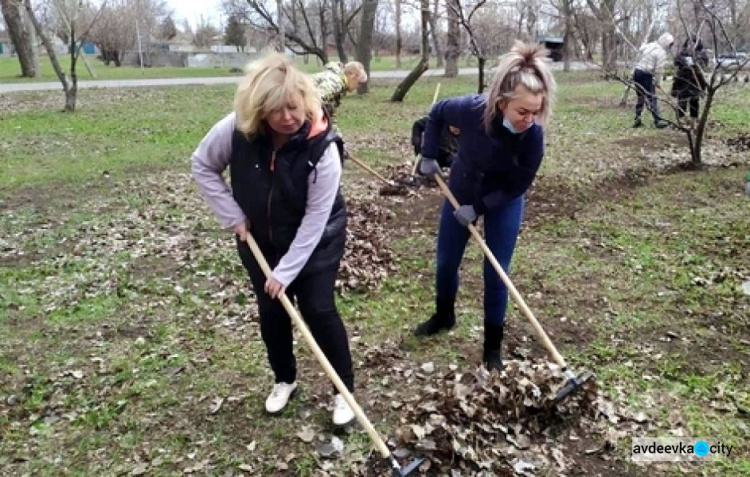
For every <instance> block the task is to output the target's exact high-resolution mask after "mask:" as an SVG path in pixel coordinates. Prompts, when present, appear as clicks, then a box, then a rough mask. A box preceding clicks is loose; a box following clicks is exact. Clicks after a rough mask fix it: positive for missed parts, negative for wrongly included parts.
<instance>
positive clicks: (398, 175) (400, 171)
mask: <svg viewBox="0 0 750 477" xmlns="http://www.w3.org/2000/svg"><path fill="white" fill-rule="evenodd" d="M413 167H414V166H413V165H412V164H410V163H404V164H392V165H389V166H388V167H386V168H385V171H384V175H385V177H386V178H388V180H390V181H391V182H392V183H393V185H392V186H383V187H381V189H380V191H379V192H380V195H383V196H390V195H416V194H418V193H419V190H420V189H422V188H432V187H437V184H436V183H435V181H433V180H431V179H428V178H427V177H425V176H421V175H419V174H412V170H413Z"/></svg>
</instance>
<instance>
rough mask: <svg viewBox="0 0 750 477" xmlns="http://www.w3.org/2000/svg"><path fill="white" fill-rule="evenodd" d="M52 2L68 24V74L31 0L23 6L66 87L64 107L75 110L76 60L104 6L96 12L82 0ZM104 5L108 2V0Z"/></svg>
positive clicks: (58, 13) (62, 19)
mask: <svg viewBox="0 0 750 477" xmlns="http://www.w3.org/2000/svg"><path fill="white" fill-rule="evenodd" d="M52 4H53V6H54V9H55V12H56V14H57V16H58V18H59V19H60V21H62V22H63V24H64V25H65V26H66V31H67V37H68V42H67V46H68V48H69V51H70V72H69V73H70V76H67V75H66V74H65V72H64V71H63V69H62V67H61V66H60V62H59V61H58V59H57V53H56V52H55V48H54V45H53V44H52V41H51V40H50V38H49V35H47V32H46V31H45V30H44V27H43V26H42V24H41V23H40V22H39V20H38V19H37V17H36V14H35V12H34V7H33V6H32V4H31V0H25V2H24V7H25V8H26V13H27V14H28V15H29V19H31V22H32V23H33V25H34V29H35V30H36V33H37V35H39V38H40V39H41V40H42V43H43V44H44V48H45V49H46V50H47V55H49V59H50V61H51V62H52V67H53V68H54V70H55V74H57V77H58V79H59V80H60V83H61V84H62V87H63V90H64V91H65V111H68V112H73V111H75V108H76V99H77V95H78V74H77V71H76V65H77V61H78V59H79V57H80V56H81V51H82V49H83V44H84V43H85V42H86V41H87V38H88V34H89V32H90V31H91V27H92V25H93V24H94V23H95V22H96V20H97V19H98V16H99V12H101V9H100V10H99V11H96V12H94V11H93V10H92V9H90V8H88V5H84V2H83V0H72V1H66V0H53V2H52ZM102 6H106V0H105V2H104V4H103V5H102Z"/></svg>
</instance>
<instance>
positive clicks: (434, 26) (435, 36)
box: [430, 0, 443, 68]
mask: <svg viewBox="0 0 750 477" xmlns="http://www.w3.org/2000/svg"><path fill="white" fill-rule="evenodd" d="M438 7H439V0H435V3H434V4H433V10H432V13H430V36H431V37H432V46H433V48H434V49H435V51H434V53H435V57H436V58H437V64H436V65H435V66H437V67H438V68H442V67H443V49H442V48H441V47H440V32H439V31H438V22H437V21H438V18H440V11H439V8H438Z"/></svg>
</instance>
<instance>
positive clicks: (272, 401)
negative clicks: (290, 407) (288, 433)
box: [266, 383, 297, 414]
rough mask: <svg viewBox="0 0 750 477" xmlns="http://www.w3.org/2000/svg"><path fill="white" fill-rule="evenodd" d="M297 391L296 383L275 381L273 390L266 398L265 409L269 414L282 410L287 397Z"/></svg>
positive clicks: (287, 399) (287, 400)
mask: <svg viewBox="0 0 750 477" xmlns="http://www.w3.org/2000/svg"><path fill="white" fill-rule="evenodd" d="M296 391H297V383H292V384H287V383H276V384H274V385H273V391H271V394H269V395H268V398H267V399H266V411H267V412H268V413H269V414H278V413H280V412H281V411H283V410H284V408H285V407H286V404H287V403H288V402H289V398H291V397H292V396H294V394H295V392H296Z"/></svg>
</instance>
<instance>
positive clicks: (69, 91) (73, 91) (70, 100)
mask: <svg viewBox="0 0 750 477" xmlns="http://www.w3.org/2000/svg"><path fill="white" fill-rule="evenodd" d="M24 7H25V8H26V13H27V14H28V15H29V20H31V23H32V24H33V25H34V29H35V30H36V34H37V35H38V36H39V39H40V40H42V44H43V45H44V49H45V50H47V55H48V56H49V60H50V62H51V63H52V68H53V69H54V70H55V74H57V78H58V79H59V80H60V83H61V84H62V87H63V90H64V91H65V111H74V110H75V107H76V95H77V93H78V83H77V81H76V82H74V84H73V85H72V86H71V84H70V83H69V82H68V78H66V76H65V72H64V71H63V69H62V66H60V62H59V61H57V54H56V53H55V47H54V45H53V44H52V41H50V39H49V37H48V36H47V33H45V31H44V27H43V26H42V24H41V23H39V20H37V18H36V17H35V16H34V9H33V8H32V6H31V0H25V2H24ZM72 36H73V35H71V37H72ZM72 43H73V44H75V40H72Z"/></svg>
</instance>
